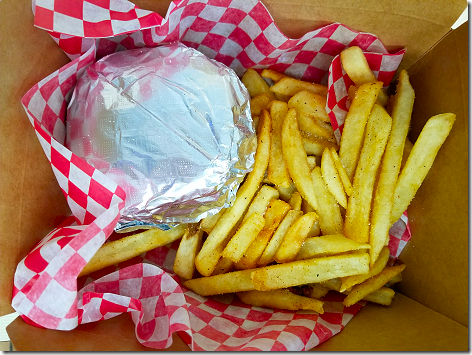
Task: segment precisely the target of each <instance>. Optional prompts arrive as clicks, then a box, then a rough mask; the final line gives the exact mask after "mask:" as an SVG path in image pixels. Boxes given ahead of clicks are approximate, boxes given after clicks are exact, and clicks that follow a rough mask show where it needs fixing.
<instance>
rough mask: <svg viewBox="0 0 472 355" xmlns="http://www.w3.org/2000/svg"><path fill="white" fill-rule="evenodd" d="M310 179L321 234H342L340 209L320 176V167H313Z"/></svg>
mask: <svg viewBox="0 0 472 355" xmlns="http://www.w3.org/2000/svg"><path fill="white" fill-rule="evenodd" d="M311 179H312V181H313V186H314V187H315V191H316V199H317V201H318V208H317V209H316V212H317V213H318V216H319V223H320V228H321V232H322V233H323V234H342V232H343V224H344V222H343V218H342V216H341V210H340V208H339V205H338V203H337V202H336V199H335V198H334V196H333V195H332V194H331V192H329V189H328V187H327V186H326V184H325V182H324V180H323V177H322V176H321V168H320V167H319V166H317V167H315V168H314V169H313V171H312V172H311Z"/></svg>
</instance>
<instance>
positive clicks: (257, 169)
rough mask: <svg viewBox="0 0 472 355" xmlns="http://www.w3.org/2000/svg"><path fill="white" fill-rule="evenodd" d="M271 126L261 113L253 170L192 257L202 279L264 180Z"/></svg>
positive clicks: (209, 273)
mask: <svg viewBox="0 0 472 355" xmlns="http://www.w3.org/2000/svg"><path fill="white" fill-rule="evenodd" d="M271 126H272V125H271V119H270V116H269V113H268V112H267V111H265V110H264V111H262V116H261V124H260V125H259V131H258V144H257V150H256V155H255V162H254V168H253V170H252V171H251V172H250V173H249V175H248V177H247V178H246V180H245V182H244V183H243V184H242V185H241V186H240V188H239V189H238V192H237V194H236V199H235V201H234V203H233V205H232V206H231V207H229V208H228V209H227V210H226V211H225V213H224V214H223V216H221V218H220V219H219V220H218V222H217V224H216V225H215V227H214V228H213V230H212V231H211V233H210V234H209V235H208V237H207V239H206V240H205V242H204V243H203V246H202V248H201V249H200V252H199V253H198V254H197V257H196V258H195V266H196V267H197V270H198V271H199V272H200V274H202V275H203V276H209V275H211V274H212V272H213V270H214V269H215V267H216V265H217V263H218V260H219V259H220V257H221V252H222V251H223V249H224V247H225V246H226V243H227V241H228V240H229V238H231V234H229V233H230V231H231V230H232V229H233V227H234V226H235V225H236V223H237V222H238V221H239V219H240V218H241V217H242V216H243V214H244V212H245V211H246V208H247V206H248V205H249V203H250V202H251V200H252V197H253V196H254V194H255V193H256V191H257V189H258V188H259V185H260V183H261V181H262V179H263V178H264V173H265V171H266V169H267V165H268V163H269V151H270V140H271V135H270V132H271Z"/></svg>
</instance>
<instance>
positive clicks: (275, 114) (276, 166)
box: [267, 101, 292, 188]
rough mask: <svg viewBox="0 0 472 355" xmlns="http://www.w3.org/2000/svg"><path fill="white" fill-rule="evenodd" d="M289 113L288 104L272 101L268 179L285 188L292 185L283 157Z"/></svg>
mask: <svg viewBox="0 0 472 355" xmlns="http://www.w3.org/2000/svg"><path fill="white" fill-rule="evenodd" d="M287 112H288V106H287V103H285V102H281V101H272V104H271V106H270V116H271V117H272V141H271V145H270V158H269V167H268V168H267V178H268V179H269V181H270V182H271V183H273V184H274V185H277V186H281V187H283V188H289V187H290V186H291V185H292V179H291V178H290V174H289V172H288V168H287V164H286V163H285V160H284V157H283V155H282V125H283V122H284V119H285V116H286V115H287Z"/></svg>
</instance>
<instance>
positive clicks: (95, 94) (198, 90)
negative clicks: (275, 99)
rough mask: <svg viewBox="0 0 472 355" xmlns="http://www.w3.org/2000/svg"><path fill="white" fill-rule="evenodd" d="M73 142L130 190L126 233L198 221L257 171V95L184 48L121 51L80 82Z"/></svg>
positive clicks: (71, 116)
mask: <svg viewBox="0 0 472 355" xmlns="http://www.w3.org/2000/svg"><path fill="white" fill-rule="evenodd" d="M66 145H67V147H68V148H69V149H70V150H71V151H72V152H73V153H75V154H76V155H78V156H80V157H82V158H84V159H85V160H86V161H87V162H88V163H89V164H90V165H92V166H93V167H95V168H97V169H99V170H100V171H101V172H103V173H105V174H106V175H107V176H109V177H110V178H111V179H113V180H114V181H115V182H117V183H118V184H119V185H120V186H121V187H122V188H123V189H124V190H125V191H126V202H125V209H124V211H123V214H122V217H121V219H120V221H119V223H118V225H117V227H116V230H118V231H119V230H123V229H129V227H133V226H153V225H157V226H159V227H161V228H164V229H166V227H167V228H168V227H169V226H171V225H173V224H175V223H181V222H185V223H189V222H197V221H199V220H200V219H202V218H204V217H206V216H208V215H212V214H215V213H217V212H218V211H219V210H220V209H221V208H223V207H228V206H229V205H230V203H231V202H232V201H233V200H234V198H235V195H236V191H237V189H238V187H239V184H240V183H241V181H242V179H243V177H244V175H245V174H246V173H247V172H248V171H249V170H251V169H252V166H253V164H254V152H255V134H254V129H253V125H252V119H251V113H250V107H249V93H248V92H247V89H246V88H245V87H244V85H243V84H242V83H241V81H240V80H239V78H238V76H237V75H236V74H235V73H234V72H233V71H232V70H231V69H229V68H228V67H226V66H224V65H223V64H221V63H218V62H216V61H213V60H210V59H208V58H207V57H205V56H204V55H203V54H202V53H200V52H198V51H196V50H194V49H192V48H189V47H186V46H185V45H183V44H181V43H173V44H167V45H163V46H160V47H154V48H142V49H134V50H129V51H122V52H117V53H114V54H111V55H109V56H107V57H104V58H102V59H100V60H98V61H97V62H95V63H94V64H92V65H91V66H89V67H88V68H87V70H86V71H85V72H84V74H83V75H82V77H81V78H80V79H79V80H78V83H77V86H76V87H75V90H74V92H73V95H72V98H71V100H70V103H69V107H68V111H67V137H66Z"/></svg>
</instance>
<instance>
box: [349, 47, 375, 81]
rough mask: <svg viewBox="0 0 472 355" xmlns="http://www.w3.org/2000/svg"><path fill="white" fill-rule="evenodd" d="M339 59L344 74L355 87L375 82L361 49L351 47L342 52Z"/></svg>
mask: <svg viewBox="0 0 472 355" xmlns="http://www.w3.org/2000/svg"><path fill="white" fill-rule="evenodd" d="M340 57H341V64H342V66H343V68H344V70H345V71H346V74H347V75H348V76H349V78H351V80H352V81H353V82H354V83H355V84H356V85H357V86H360V85H362V84H366V83H371V82H373V81H377V78H376V77H375V75H374V73H373V72H372V70H371V69H370V67H369V63H367V59H366V57H365V55H364V53H363V52H362V49H360V48H359V47H357V46H352V47H349V48H347V49H345V50H343V51H342V52H341V54H340Z"/></svg>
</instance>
